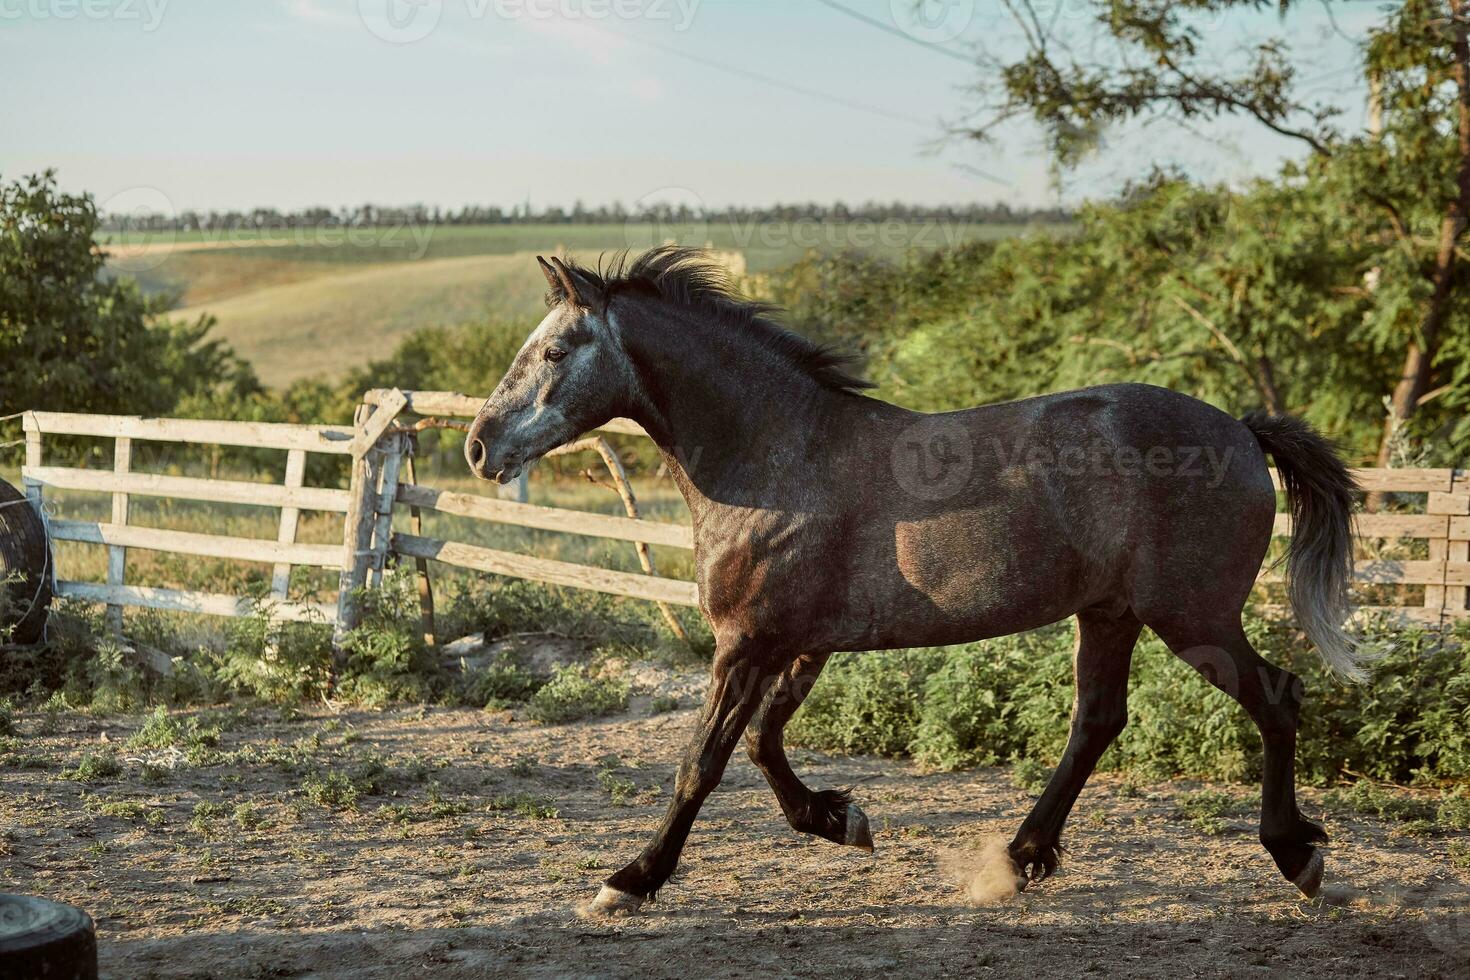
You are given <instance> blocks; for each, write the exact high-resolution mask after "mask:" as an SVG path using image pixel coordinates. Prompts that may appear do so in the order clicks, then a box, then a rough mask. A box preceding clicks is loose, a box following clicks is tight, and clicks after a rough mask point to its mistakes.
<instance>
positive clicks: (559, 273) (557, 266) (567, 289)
mask: <svg viewBox="0 0 1470 980" xmlns="http://www.w3.org/2000/svg"><path fill="white" fill-rule="evenodd" d="M551 264H552V266H553V268H554V270H555V273H556V278H557V286H559V287H560V288H561V291H562V299H563V300H564V301H565V302H568V303H571V304H572V305H573V306H577V307H581V308H582V309H584V310H588V309H591V308H592V306H591V304H590V303H588V302H587V297H585V296H583V295H582V292H583V291H582V290H580V289H578V288H577V280H576V278H575V277H574V276H573V275H572V270H571V269H568V268H567V264H566V263H565V262H563V261H562V260H561V259H560V258H558V257H557V256H555V255H553V256H552V257H551Z"/></svg>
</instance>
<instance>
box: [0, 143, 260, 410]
mask: <svg viewBox="0 0 1470 980" xmlns="http://www.w3.org/2000/svg"><path fill="white" fill-rule="evenodd" d="M97 223H98V216H97V210H96V206H95V205H94V203H93V202H92V199H91V197H90V196H86V195H82V196H75V195H69V194H63V193H61V192H60V191H58V190H57V187H56V180H55V175H54V173H52V172H49V171H48V172H47V173H45V174H41V175H37V176H32V177H27V178H24V179H21V180H18V181H15V182H12V183H0V415H8V414H11V413H13V412H17V411H22V410H25V409H31V408H44V409H47V410H50V411H72V412H109V413H124V414H144V415H146V414H161V413H165V412H170V411H173V410H174V409H175V408H176V407H177V406H178V405H179V403H180V402H181V400H183V399H186V398H189V397H205V396H210V395H213V394H215V393H218V392H228V393H230V394H233V395H244V394H247V393H249V392H252V391H258V390H259V388H260V386H259V384H258V382H257V381H256V379H255V376H254V374H253V373H252V372H251V371H250V369H249V367H248V365H246V364H245V363H244V362H242V361H240V360H239V359H238V358H236V357H235V356H234V354H233V353H232V352H231V350H230V349H229V347H227V346H226V345H225V344H223V343H222V342H220V341H218V340H213V339H210V337H209V331H210V328H211V326H212V323H211V321H210V320H209V319H208V318H200V319H199V320H198V321H196V322H194V323H179V322H173V321H169V320H167V319H164V318H163V316H162V315H163V314H164V312H165V310H166V308H167V302H168V301H167V300H166V299H160V298H152V299H150V298H149V297H146V296H144V295H143V294H142V292H141V291H140V290H139V289H138V287H137V285H136V284H135V283H134V282H133V281H132V280H130V279H120V278H114V277H112V276H110V275H108V274H107V271H106V269H105V265H106V261H107V256H106V253H105V252H104V251H103V249H101V248H100V247H99V246H98V245H97V243H96V233H97Z"/></svg>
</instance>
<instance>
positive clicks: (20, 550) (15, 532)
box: [0, 480, 53, 647]
mask: <svg viewBox="0 0 1470 980" xmlns="http://www.w3.org/2000/svg"><path fill="white" fill-rule="evenodd" d="M51 560H52V559H51V545H50V542H49V541H48V540H47V539H46V525H45V524H44V523H43V522H42V520H41V518H40V516H39V515H38V514H37V513H36V512H35V511H34V510H33V509H32V508H31V505H30V503H29V502H28V501H27V500H26V496H25V494H23V493H21V492H20V491H19V490H17V489H16V488H15V487H13V486H11V485H10V484H8V483H6V482H5V481H4V480H0V581H3V580H5V579H7V578H9V577H10V576H12V575H17V576H19V578H18V580H17V581H13V582H11V583H10V585H8V586H0V588H5V589H6V591H7V595H8V601H6V602H3V603H0V610H3V611H4V613H5V616H6V619H7V620H8V621H6V622H0V628H8V631H9V633H10V636H9V639H8V640H7V639H6V637H5V635H4V632H5V630H4V629H0V645H4V644H6V643H7V642H8V643H9V644H11V645H14V646H22V647H24V646H31V645H33V644H36V643H40V642H41V640H42V638H44V637H45V635H46V618H47V616H49V615H50V612H51V577H52V575H51V573H52V571H53V569H52V567H51ZM17 617H19V618H17Z"/></svg>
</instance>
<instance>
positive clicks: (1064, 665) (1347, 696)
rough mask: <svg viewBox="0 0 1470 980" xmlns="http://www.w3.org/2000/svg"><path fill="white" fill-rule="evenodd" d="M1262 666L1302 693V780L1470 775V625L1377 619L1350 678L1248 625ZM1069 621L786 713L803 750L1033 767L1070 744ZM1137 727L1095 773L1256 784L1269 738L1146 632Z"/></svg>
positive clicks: (856, 676) (822, 688)
mask: <svg viewBox="0 0 1470 980" xmlns="http://www.w3.org/2000/svg"><path fill="white" fill-rule="evenodd" d="M1247 632H1248V633H1249V635H1250V637H1251V640H1252V642H1253V643H1254V644H1255V645H1256V647H1257V649H1258V650H1259V651H1260V652H1261V655H1262V656H1263V657H1265V658H1266V659H1267V660H1269V661H1271V662H1273V663H1276V664H1278V665H1280V666H1282V667H1285V668H1287V669H1290V670H1292V671H1294V672H1296V673H1297V674H1299V675H1300V676H1301V677H1302V679H1303V682H1304V684H1305V686H1306V690H1307V701H1306V704H1305V706H1304V707H1303V710H1302V726H1301V732H1300V735H1299V739H1298V758H1299V772H1300V774H1301V778H1302V779H1303V780H1304V781H1307V782H1312V783H1318V784H1322V783H1326V782H1329V781H1332V780H1335V779H1337V778H1338V777H1339V776H1340V775H1341V774H1343V773H1345V772H1348V771H1351V772H1355V773H1363V774H1365V775H1368V776H1372V777H1374V778H1378V779H1384V780H1390V781H1395V782H1407V781H1411V780H1416V779H1417V780H1421V781H1426V780H1451V779H1464V778H1466V777H1470V647H1467V640H1470V627H1467V626H1464V625H1462V626H1460V627H1458V628H1457V629H1456V631H1455V632H1454V633H1453V634H1451V635H1449V636H1447V637H1441V636H1438V635H1436V634H1434V633H1430V632H1428V631H1425V630H1421V629H1417V628H1403V629H1397V628H1393V627H1390V626H1389V624H1387V623H1386V622H1382V621H1378V622H1369V623H1368V624H1367V638H1368V640H1369V641H1370V642H1379V643H1388V642H1390V641H1391V642H1392V649H1391V652H1390V653H1389V654H1388V655H1387V657H1386V658H1385V659H1384V660H1383V661H1381V662H1380V663H1379V665H1378V667H1377V669H1376V671H1375V672H1374V676H1373V678H1372V680H1370V681H1369V682H1368V683H1367V684H1363V685H1346V684H1343V683H1341V682H1339V681H1337V680H1335V679H1333V678H1331V677H1329V676H1328V675H1327V673H1326V670H1325V668H1324V667H1323V666H1322V664H1321V661H1320V659H1319V658H1318V656H1317V653H1316V651H1315V650H1313V649H1312V648H1311V647H1310V646H1309V645H1308V644H1307V643H1306V642H1305V641H1304V640H1303V638H1302V637H1301V636H1300V634H1299V633H1297V631H1296V630H1294V629H1292V628H1291V627H1289V626H1288V625H1286V624H1283V623H1280V622H1277V621H1274V620H1268V619H1261V618H1256V617H1248V619H1247ZM1072 645H1073V628H1072V627H1071V626H1069V625H1066V624H1060V625H1057V626H1049V627H1046V628H1044V629H1040V630H1036V631H1033V632H1031V633H1026V634H1021V635H1019V636H1012V637H1002V638H999V639H995V640H988V641H984V642H981V643H973V644H967V645H964V646H960V647H956V648H952V649H949V650H913V651H903V652H894V653H869V654H843V655H839V656H836V657H833V658H832V660H831V662H830V663H829V664H828V667H827V669H826V671H825V672H824V673H823V675H822V678H821V680H820V681H819V682H818V684H817V685H816V687H815V688H814V689H813V690H812V692H811V695H810V696H809V697H808V698H807V700H806V703H805V704H804V705H803V706H802V708H801V710H800V711H798V712H797V714H796V716H795V717H794V718H793V719H792V722H791V725H790V727H789V731H790V733H791V737H792V739H793V740H794V741H796V742H798V743H800V744H803V745H806V746H809V747H811V748H818V749H825V750H828V751H834V752H876V753H880V754H885V755H910V756H913V757H915V758H916V759H918V760H919V761H921V762H923V763H924V764H926V765H930V766H933V767H936V768H941V769H954V768H961V767H965V766H972V765H985V764H992V763H995V762H1004V761H1015V760H1018V759H1027V758H1034V759H1036V760H1037V761H1039V762H1042V763H1044V764H1047V765H1052V764H1055V763H1056V761H1057V760H1058V759H1059V758H1060V756H1061V753H1062V750H1063V748H1064V747H1065V745H1066V739H1067V733H1068V715H1069V711H1070V703H1071V699H1072V671H1071V658H1072ZM1130 687H1131V691H1130V694H1129V723H1128V727H1127V729H1126V730H1125V731H1124V733H1123V735H1122V736H1121V737H1120V738H1119V739H1118V740H1117V742H1116V743H1115V744H1114V745H1113V747H1112V748H1111V749H1109V750H1108V753H1107V754H1106V755H1105V756H1104V757H1103V760H1102V763H1101V768H1112V769H1119V768H1128V769H1135V770H1139V771H1142V772H1146V773H1148V774H1149V775H1152V776H1158V777H1168V776H1180V775H1183V776H1201V777H1208V778H1214V779H1231V780H1246V781H1252V780H1255V779H1258V778H1259V775H1260V752H1261V750H1260V737H1259V735H1258V734H1257V733H1256V730H1255V726H1254V725H1253V724H1252V723H1251V721H1250V719H1249V718H1248V717H1247V716H1246V714H1245V712H1244V711H1243V710H1242V709H1241V708H1240V706H1239V705H1237V704H1236V703H1235V701H1234V700H1232V699H1231V698H1229V697H1228V696H1227V695H1225V694H1223V693H1222V692H1220V691H1218V690H1216V689H1214V688H1213V687H1211V686H1210V685H1208V684H1207V683H1206V682H1205V681H1204V680H1203V679H1202V678H1200V677H1199V676H1198V675H1197V674H1196V673H1195V672H1194V671H1193V670H1192V669H1190V668H1189V667H1188V666H1187V665H1185V664H1184V663H1183V662H1182V661H1180V660H1179V659H1178V658H1177V657H1174V656H1173V655H1172V654H1171V653H1170V652H1169V651H1168V649H1167V648H1166V647H1165V646H1164V644H1163V643H1162V642H1161V641H1159V640H1158V638H1157V637H1155V636H1153V635H1152V634H1151V633H1146V634H1145V636H1144V638H1143V639H1142V640H1141V641H1140V642H1139V644H1138V648H1137V650H1136V651H1135V653H1134V657H1133V670H1132V676H1131V680H1130Z"/></svg>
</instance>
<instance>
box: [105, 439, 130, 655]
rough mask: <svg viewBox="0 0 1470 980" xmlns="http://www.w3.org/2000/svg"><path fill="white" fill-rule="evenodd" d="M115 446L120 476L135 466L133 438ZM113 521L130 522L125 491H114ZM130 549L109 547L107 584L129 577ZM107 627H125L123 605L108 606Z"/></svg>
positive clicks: (114, 464)
mask: <svg viewBox="0 0 1470 980" xmlns="http://www.w3.org/2000/svg"><path fill="white" fill-rule="evenodd" d="M114 444H115V448H114V449H113V452H112V471H113V472H114V473H116V474H118V475H119V476H126V475H127V474H128V472H129V471H130V470H131V469H132V467H133V440H132V439H129V438H128V437H126V436H119V437H118V438H117V439H116V440H114ZM112 523H114V524H116V525H118V526H119V527H125V526H127V523H128V495H127V494H125V493H114V494H113V495H112ZM127 568H128V549H127V548H126V547H124V546H122V545H117V544H114V545H109V546H108V548H107V584H108V585H110V586H116V587H121V586H122V585H123V584H124V582H125V579H126V578H127ZM106 621H107V628H108V629H110V630H112V631H113V632H114V633H121V632H122V628H123V607H122V606H108V607H107V617H106Z"/></svg>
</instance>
